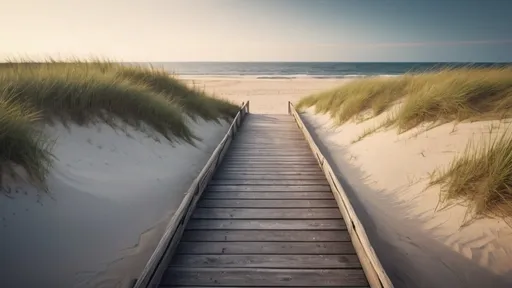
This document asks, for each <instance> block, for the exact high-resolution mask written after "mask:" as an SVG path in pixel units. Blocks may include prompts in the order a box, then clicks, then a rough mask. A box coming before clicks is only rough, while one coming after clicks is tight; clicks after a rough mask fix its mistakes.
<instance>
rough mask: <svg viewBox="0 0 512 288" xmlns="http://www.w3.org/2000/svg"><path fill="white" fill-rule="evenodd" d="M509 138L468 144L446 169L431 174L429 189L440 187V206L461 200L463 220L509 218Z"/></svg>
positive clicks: (511, 175)
mask: <svg viewBox="0 0 512 288" xmlns="http://www.w3.org/2000/svg"><path fill="white" fill-rule="evenodd" d="M511 136H512V135H510V133H508V132H505V133H503V134H501V135H499V136H494V137H492V138H491V139H490V140H489V141H484V143H480V144H477V143H476V142H474V141H472V142H470V143H469V144H468V145H467V147H466V150H465V151H464V152H463V153H462V154H461V155H460V156H459V157H457V158H455V159H454V160H453V161H452V163H451V164H450V165H449V167H448V168H447V169H446V170H444V171H441V170H438V171H434V173H433V174H432V177H431V181H430V185H440V186H441V201H440V202H441V203H450V201H458V200H462V201H463V202H466V203H467V204H468V205H467V206H468V208H469V209H468V211H467V213H466V220H471V219H473V217H474V216H480V215H481V216H490V217H509V216H512V137H511Z"/></svg>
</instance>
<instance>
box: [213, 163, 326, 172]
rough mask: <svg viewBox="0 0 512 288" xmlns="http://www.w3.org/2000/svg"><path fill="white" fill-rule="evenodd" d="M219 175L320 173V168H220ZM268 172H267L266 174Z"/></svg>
mask: <svg viewBox="0 0 512 288" xmlns="http://www.w3.org/2000/svg"><path fill="white" fill-rule="evenodd" d="M218 171H219V172H220V173H222V172H247V173H251V172H266V173H274V172H300V173H306V172H309V171H314V172H320V173H323V172H322V170H320V167H319V166H318V165H317V166H305V167H292V168H290V167H238V168H236V167H222V168H220V169H219V170H218ZM267 171H268V172H267Z"/></svg>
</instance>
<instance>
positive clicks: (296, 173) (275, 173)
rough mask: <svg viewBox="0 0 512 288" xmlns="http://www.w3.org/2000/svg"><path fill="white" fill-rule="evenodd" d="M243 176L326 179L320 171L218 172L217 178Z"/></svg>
mask: <svg viewBox="0 0 512 288" xmlns="http://www.w3.org/2000/svg"><path fill="white" fill-rule="evenodd" d="M241 175H247V176H258V175H261V176H312V175H315V176H322V177H323V178H325V175H324V173H323V172H322V171H321V170H320V169H318V170H313V171H272V172H267V171H265V170H254V171H240V172H237V171H222V170H220V171H218V172H217V173H216V174H215V176H217V177H218V176H241Z"/></svg>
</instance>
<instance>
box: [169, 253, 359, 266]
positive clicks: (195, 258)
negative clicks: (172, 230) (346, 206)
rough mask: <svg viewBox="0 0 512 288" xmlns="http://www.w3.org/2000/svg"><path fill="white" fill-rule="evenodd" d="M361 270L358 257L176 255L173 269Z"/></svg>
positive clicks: (172, 264)
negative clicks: (178, 267) (179, 267)
mask: <svg viewBox="0 0 512 288" xmlns="http://www.w3.org/2000/svg"><path fill="white" fill-rule="evenodd" d="M177 266H181V267H212V268H237V267H243V268H305V269H329V268H361V264H360V263H359V260H358V259H357V255H318V254H317V255H176V256H175V257H174V259H173V261H172V263H171V267H177Z"/></svg>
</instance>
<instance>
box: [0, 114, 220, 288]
mask: <svg viewBox="0 0 512 288" xmlns="http://www.w3.org/2000/svg"><path fill="white" fill-rule="evenodd" d="M191 128H192V129H193V131H194V132H195V133H197V135H199V136H200V137H201V138H202V139H203V140H202V141H201V142H196V147H193V146H191V145H189V144H179V143H172V144H171V143H169V142H168V140H167V139H165V138H164V137H163V136H162V135H160V134H158V133H156V132H153V133H151V131H150V130H148V131H149V134H150V135H154V136H153V137H149V136H148V133H143V132H141V131H138V130H135V129H134V128H132V127H131V126H128V127H125V128H124V129H123V130H124V131H123V130H114V129H113V128H112V127H110V126H108V125H106V124H96V125H91V126H89V127H82V126H76V125H71V126H70V127H69V129H68V128H66V127H64V126H63V125H62V124H57V125H55V126H47V127H45V128H44V129H45V132H47V134H48V135H49V136H51V137H52V139H57V140H56V143H55V147H54V149H53V150H52V152H53V154H54V155H55V156H56V160H55V162H54V164H53V168H52V169H51V172H50V175H49V176H48V180H47V183H48V188H49V191H50V194H45V193H44V192H41V191H38V190H36V189H35V188H34V187H32V186H30V185H27V184H25V183H18V182H14V183H11V185H9V186H10V187H11V192H10V193H7V194H6V195H2V196H0V219H1V222H0V223H1V225H2V227H1V237H0V247H2V250H1V254H0V267H2V269H0V287H12V288H17V287H20V288H24V287H128V284H129V283H130V281H131V280H132V279H133V278H137V277H138V276H139V274H140V272H141V271H142V269H143V268H144V265H145V264H146V262H147V261H148V259H149V257H150V256H151V254H152V253H153V250H154V248H155V247H156V245H157V243H158V241H159V240H160V237H161V235H162V233H163V231H164V229H165V226H166V225H167V222H168V220H169V218H170V216H171V215H172V213H173V212H174V210H175V209H176V208H177V207H178V206H179V204H180V202H181V200H182V198H183V195H184V193H185V192H186V191H187V189H188V188H189V186H190V184H191V182H192V180H193V179H194V178H195V177H196V175H197V174H198V173H199V171H200V170H201V169H202V167H203V165H204V164H205V163H206V161H207V160H208V158H209V157H210V155H211V152H212V151H213V149H214V148H215V147H216V146H217V144H218V143H219V142H220V140H221V138H222V137H223V136H224V135H223V134H224V132H225V131H226V130H227V124H226V123H224V124H222V125H221V124H215V123H213V122H207V123H205V122H202V121H200V122H199V123H197V124H192V125H191ZM11 198H16V199H11ZM12 200H16V201H12Z"/></svg>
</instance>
